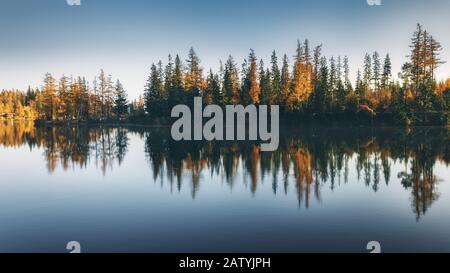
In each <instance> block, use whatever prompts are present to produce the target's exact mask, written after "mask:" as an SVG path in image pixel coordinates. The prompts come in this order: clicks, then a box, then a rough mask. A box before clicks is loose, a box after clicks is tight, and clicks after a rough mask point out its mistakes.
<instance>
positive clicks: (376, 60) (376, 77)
mask: <svg viewBox="0 0 450 273" xmlns="http://www.w3.org/2000/svg"><path fill="white" fill-rule="evenodd" d="M372 61H373V70H372V71H373V72H372V80H373V86H374V91H375V92H377V93H378V91H379V90H380V82H381V62H380V55H379V54H378V52H376V51H375V52H374V53H373V55H372Z"/></svg>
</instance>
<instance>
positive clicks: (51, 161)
mask: <svg viewBox="0 0 450 273" xmlns="http://www.w3.org/2000/svg"><path fill="white" fill-rule="evenodd" d="M282 132H283V133H284V135H283V136H282V138H281V140H280V148H279V149H278V150H277V151H275V152H261V151H260V148H259V145H258V143H255V142H175V141H172V140H171V138H170V130H169V129H168V128H160V129H144V128H112V127H106V126H96V127H87V126H79V127H70V126H69V127H34V125H33V124H30V123H24V122H20V123H12V122H6V121H3V122H1V125H0V144H1V145H2V146H5V147H18V146H24V145H27V146H28V147H29V148H30V149H35V148H39V149H42V150H43V151H44V156H45V160H46V162H47V168H48V171H49V172H50V173H51V172H53V171H54V170H55V169H56V168H57V167H58V166H60V167H61V168H63V169H64V170H66V169H68V168H70V167H72V168H73V167H76V166H79V167H80V168H84V167H86V166H87V165H88V164H92V162H93V163H94V164H95V166H96V167H97V168H98V169H100V170H101V171H102V172H103V174H105V173H106V172H107V171H108V170H109V169H112V168H113V167H114V165H118V166H120V165H121V163H122V162H123V161H124V158H125V155H126V153H127V151H128V145H129V134H137V135H138V136H139V137H140V138H142V139H143V140H144V142H145V155H146V158H147V160H148V162H149V165H150V167H151V169H152V173H153V179H154V180H155V181H158V180H161V182H162V183H164V182H163V181H165V179H167V181H168V182H169V183H170V186H171V188H172V189H175V188H176V190H181V188H182V184H183V182H185V180H190V181H191V184H192V197H193V198H195V196H196V194H197V193H198V191H199V189H200V184H201V181H202V174H205V172H207V171H208V172H210V174H211V175H214V174H215V175H219V176H221V177H223V178H224V180H225V181H226V182H227V184H228V185H229V186H230V187H231V188H232V187H233V185H234V184H235V183H237V181H244V182H248V183H249V189H250V190H251V192H252V193H253V194H256V193H257V191H258V184H259V183H261V182H262V181H263V180H269V181H271V183H272V185H271V186H272V190H273V193H274V194H279V193H280V190H281V192H282V193H284V194H286V193H287V192H288V188H289V187H290V186H291V185H295V189H296V192H297V196H298V201H299V205H300V206H305V207H306V208H308V207H309V204H310V200H311V198H315V199H316V200H318V201H319V202H320V201H321V191H320V190H321V188H322V187H323V186H328V187H330V188H331V189H335V188H336V187H339V185H341V184H342V183H347V182H348V180H349V178H348V177H349V173H350V172H352V171H356V174H357V178H358V180H362V181H364V183H365V184H366V185H367V187H370V188H371V189H372V190H373V191H375V192H377V191H378V190H379V187H380V183H383V181H382V180H384V183H385V184H386V185H388V184H389V182H390V178H391V165H392V164H393V163H395V162H396V163H401V164H403V165H404V169H403V171H401V172H399V173H398V174H397V177H398V178H399V179H400V181H401V183H402V185H403V187H404V188H405V189H407V190H409V191H411V195H412V198H411V200H412V208H413V210H414V212H415V214H416V216H417V219H419V218H420V217H421V216H422V215H423V214H425V213H426V211H427V209H428V208H429V207H430V206H431V205H432V203H433V202H434V201H435V200H437V199H438V197H439V192H438V191H437V187H436V184H437V183H438V182H439V181H440V179H439V178H438V177H436V175H435V174H434V166H435V163H436V162H437V161H439V162H443V163H445V164H446V165H448V164H449V163H450V143H449V142H450V141H449V139H450V138H449V136H450V134H449V131H448V130H447V129H443V128H417V129H414V130H411V129H392V128H391V129H388V128H378V129H370V128H322V127H306V128H303V129H302V130H301V131H300V130H298V131H296V130H292V129H289V130H287V129H284V130H282ZM352 158H355V164H356V169H355V170H352V169H350V167H349V163H350V162H351V160H352ZM350 164H351V163H350ZM352 168H354V167H352ZM187 174H188V175H189V176H190V179H186V177H185V175H187ZM242 174H243V176H244V177H241V175H242ZM394 175H395V174H394Z"/></svg>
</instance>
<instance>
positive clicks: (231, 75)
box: [223, 55, 241, 105]
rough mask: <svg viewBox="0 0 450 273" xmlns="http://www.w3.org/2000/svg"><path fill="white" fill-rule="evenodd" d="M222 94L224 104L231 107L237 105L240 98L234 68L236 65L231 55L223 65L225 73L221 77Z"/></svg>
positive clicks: (237, 75)
mask: <svg viewBox="0 0 450 273" xmlns="http://www.w3.org/2000/svg"><path fill="white" fill-rule="evenodd" d="M223 93H224V96H225V103H227V104H232V105H236V104H239V102H240V98H241V94H240V83H239V73H238V70H237V67H236V63H235V62H234V60H233V57H232V56H231V55H230V56H229V57H228V60H227V62H226V63H225V71H224V75H223Z"/></svg>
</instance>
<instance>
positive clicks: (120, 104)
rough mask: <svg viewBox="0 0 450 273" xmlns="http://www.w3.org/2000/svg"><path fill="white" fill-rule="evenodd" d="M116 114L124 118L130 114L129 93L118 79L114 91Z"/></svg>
mask: <svg viewBox="0 0 450 273" xmlns="http://www.w3.org/2000/svg"><path fill="white" fill-rule="evenodd" d="M114 114H115V115H116V117H117V118H119V119H123V118H124V117H125V116H126V115H127V114H128V99H127V93H126V92H125V89H124V88H123V85H122V83H121V82H120V81H119V80H117V82H116V85H115V92H114Z"/></svg>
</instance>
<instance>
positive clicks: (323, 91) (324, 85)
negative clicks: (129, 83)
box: [0, 24, 450, 125]
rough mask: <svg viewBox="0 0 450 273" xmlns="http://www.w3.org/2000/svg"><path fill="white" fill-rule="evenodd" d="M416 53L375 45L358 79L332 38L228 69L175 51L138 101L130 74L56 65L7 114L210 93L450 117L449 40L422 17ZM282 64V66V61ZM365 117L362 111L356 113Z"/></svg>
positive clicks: (323, 110) (102, 115)
mask: <svg viewBox="0 0 450 273" xmlns="http://www.w3.org/2000/svg"><path fill="white" fill-rule="evenodd" d="M409 47H410V54H409V56H408V62H406V63H405V64H404V65H403V66H402V67H401V72H400V73H399V74H398V75H397V77H394V75H392V63H391V58H390V55H389V54H387V55H386V56H380V54H379V53H378V52H373V53H367V54H366V55H365V57H364V65H363V67H362V68H361V69H359V70H358V72H357V76H356V81H354V82H352V81H351V80H350V68H349V67H350V66H349V59H348V57H347V56H344V57H341V56H337V57H334V56H333V57H331V58H327V57H326V56H323V55H322V52H321V51H322V45H317V46H312V45H310V43H309V41H308V40H307V39H306V40H304V41H298V43H297V48H296V51H295V55H294V56H293V58H292V60H290V57H288V55H286V54H284V55H283V56H282V57H281V60H279V57H278V56H277V53H276V52H275V51H273V53H272V55H271V59H270V61H269V62H268V63H267V64H266V63H265V62H264V60H262V59H260V60H258V58H257V56H256V53H255V51H254V50H252V49H251V50H250V52H249V55H248V58H247V59H246V60H244V62H243V64H242V65H241V66H240V67H238V64H237V63H236V61H235V60H234V58H233V57H232V56H231V55H230V56H229V57H228V59H227V60H226V61H225V63H222V62H220V69H219V71H216V72H214V71H213V70H211V69H210V70H209V71H208V72H207V73H204V70H203V68H202V67H201V64H200V63H201V62H200V58H199V57H198V55H197V54H196V52H195V51H194V49H193V48H191V49H190V51H189V53H188V57H187V60H185V62H183V61H182V60H181V57H180V56H179V55H175V57H174V58H173V57H172V56H171V55H169V56H168V60H167V63H166V64H163V62H162V61H159V62H157V63H154V64H152V65H151V68H150V73H149V76H148V80H147V83H146V85H145V87H144V90H143V93H142V95H141V96H140V97H139V99H137V100H134V101H131V102H130V101H129V100H128V98H127V93H126V91H125V88H124V86H123V85H122V83H121V82H120V80H113V77H112V76H111V75H108V74H106V73H105V72H104V71H103V70H101V71H100V73H99V75H98V76H96V77H95V79H94V80H93V81H92V82H89V81H87V80H86V78H85V77H73V76H71V77H67V76H62V77H61V78H60V79H59V80H57V79H55V78H54V77H53V75H52V74H50V73H47V74H45V76H44V80H43V85H42V86H41V87H40V88H34V89H33V88H28V90H27V91H20V90H2V91H1V92H0V119H26V120H39V121H47V122H74V123H79V122H129V123H133V122H144V123H152V122H155V121H157V122H160V121H161V120H163V121H164V120H166V119H167V117H169V116H170V109H172V107H173V106H175V105H177V104H187V105H190V104H192V102H193V98H194V97H196V96H201V97H202V99H203V102H204V104H205V105H209V104H217V105H221V106H224V105H236V104H243V105H249V104H255V105H280V108H281V110H282V114H283V116H284V117H285V119H289V120H316V119H325V120H327V119H343V120H349V121H351V122H353V121H355V120H366V121H372V122H373V121H374V120H376V121H381V122H386V123H391V122H392V123H395V124H403V125H415V124H433V125H448V124H449V123H450V78H449V79H447V80H446V81H442V82H439V81H437V79H436V70H437V69H438V68H439V66H440V65H441V64H443V63H444V61H443V60H441V58H440V56H441V52H442V46H441V44H440V43H439V42H438V41H437V40H436V39H435V38H434V37H433V36H432V35H431V34H430V33H429V32H428V31H427V30H425V29H424V28H423V27H422V26H421V25H420V24H418V25H417V29H416V31H415V32H414V33H413V35H412V37H411V42H410V45H409ZM280 64H281V65H280ZM355 118H356V119H355Z"/></svg>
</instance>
